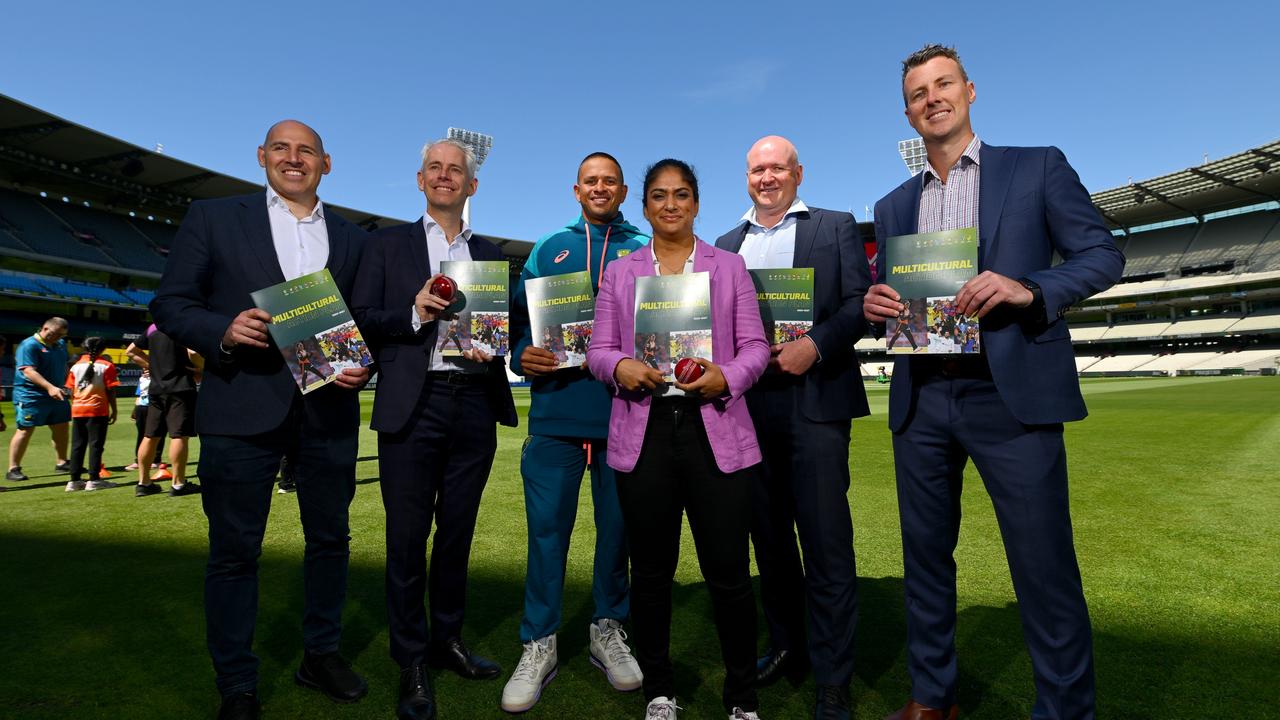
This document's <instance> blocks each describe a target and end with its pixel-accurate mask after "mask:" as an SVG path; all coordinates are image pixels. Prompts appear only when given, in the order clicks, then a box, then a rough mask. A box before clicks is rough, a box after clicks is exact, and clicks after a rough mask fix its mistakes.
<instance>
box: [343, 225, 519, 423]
mask: <svg viewBox="0 0 1280 720" xmlns="http://www.w3.org/2000/svg"><path fill="white" fill-rule="evenodd" d="M467 248H468V250H469V251H470V253H471V259H472V260H502V259H504V258H503V256H502V251H501V250H500V249H498V246H497V245H494V244H493V243H492V242H489V241H488V240H486V239H485V238H483V237H481V236H479V235H475V234H473V235H472V236H471V239H470V240H468V241H467ZM430 277H431V262H430V258H429V257H428V254H427V233H426V230H425V229H423V227H422V219H421V218H419V219H418V221H417V222H411V223H406V224H404V225H395V226H393V227H388V228H384V229H382V230H379V231H377V232H375V233H373V234H372V235H370V236H369V246H368V248H367V250H366V251H365V254H364V259H363V261H362V262H361V263H360V271H359V273H358V276H357V278H356V283H355V291H354V293H353V295H352V301H351V312H352V314H353V315H355V318H356V324H357V325H359V326H360V332H361V334H363V335H364V339H365V342H367V343H369V347H370V349H372V350H373V357H374V360H375V361H376V362H377V368H378V390H377V394H376V395H375V396H374V403H373V418H372V421H371V422H370V425H369V426H370V427H372V428H373V429H374V430H377V431H378V432H389V433H394V432H399V431H400V430H402V429H403V428H404V427H405V425H406V424H407V423H408V422H409V418H410V416H411V415H412V413H413V409H414V407H416V406H417V404H418V399H419V397H420V396H421V395H422V388H423V383H424V382H425V381H426V378H427V373H428V372H429V371H430V370H431V354H432V352H433V351H434V348H435V346H436V342H435V341H436V332H437V329H438V324H437V323H434V322H432V323H427V324H426V325H425V326H423V328H422V331H421V332H416V333H415V332H414V331H413V323H412V318H411V316H410V314H411V313H412V312H413V299H414V296H416V295H417V294H418V291H419V290H421V289H422V286H423V285H425V284H426V282H427V279H428V278H430ZM488 380H489V382H488V383H486V390H487V393H488V396H489V404H490V406H491V407H492V409H493V414H494V417H496V418H497V419H498V422H500V423H502V424H503V425H507V426H510V427H515V426H516V423H517V419H516V406H515V401H514V400H513V398H512V397H511V385H510V383H508V382H507V371H506V369H505V367H504V365H503V358H494V359H493V361H492V362H490V363H489V369H488Z"/></svg>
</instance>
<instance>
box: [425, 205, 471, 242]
mask: <svg viewBox="0 0 1280 720" xmlns="http://www.w3.org/2000/svg"><path fill="white" fill-rule="evenodd" d="M422 229H423V231H424V232H426V233H427V239H428V240H430V239H432V238H433V237H435V238H438V239H441V240H444V242H445V244H446V245H449V246H452V245H453V243H454V242H455V241H457V240H458V238H462V240H463V241H464V242H471V225H469V224H468V223H467V221H466V220H465V219H464V220H463V221H462V232H460V233H458V234H457V236H455V237H453V238H448V237H445V234H444V228H443V227H441V226H440V223H438V222H436V219H435V218H433V217H431V214H430V213H422Z"/></svg>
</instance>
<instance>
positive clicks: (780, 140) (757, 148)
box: [747, 135, 800, 172]
mask: <svg viewBox="0 0 1280 720" xmlns="http://www.w3.org/2000/svg"><path fill="white" fill-rule="evenodd" d="M765 152H768V153H769V155H770V156H776V155H778V154H781V156H783V157H785V158H786V159H787V162H788V163H790V164H791V165H793V166H794V165H799V164H800V153H798V152H796V146H795V145H792V144H791V141H790V140H788V139H786V138H784V137H782V136H781V135H766V136H764V137H762V138H760V139H759V140H757V141H756V144H755V145H752V146H751V149H750V150H748V151H747V171H748V172H750V171H751V162H752V156H753V155H759V154H761V153H765Z"/></svg>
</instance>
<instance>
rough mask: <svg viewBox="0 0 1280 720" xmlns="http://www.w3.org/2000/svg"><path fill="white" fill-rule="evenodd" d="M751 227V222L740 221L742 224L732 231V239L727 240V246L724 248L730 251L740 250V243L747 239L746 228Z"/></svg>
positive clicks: (737, 251) (736, 251)
mask: <svg viewBox="0 0 1280 720" xmlns="http://www.w3.org/2000/svg"><path fill="white" fill-rule="evenodd" d="M749 227H751V223H749V222H747V221H745V220H744V221H742V225H740V226H739V227H738V229H737V230H736V231H735V232H734V233H733V239H732V240H730V241H729V247H727V248H725V249H726V250H728V251H729V252H732V253H741V252H742V243H743V242H744V241H745V240H746V239H747V228H749Z"/></svg>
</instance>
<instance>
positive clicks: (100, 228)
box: [41, 200, 164, 273]
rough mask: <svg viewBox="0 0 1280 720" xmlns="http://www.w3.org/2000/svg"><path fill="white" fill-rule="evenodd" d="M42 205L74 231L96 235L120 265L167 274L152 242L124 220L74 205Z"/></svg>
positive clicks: (60, 203) (119, 216) (53, 203)
mask: <svg viewBox="0 0 1280 720" xmlns="http://www.w3.org/2000/svg"><path fill="white" fill-rule="evenodd" d="M41 202H42V204H44V205H45V206H46V207H48V208H49V210H50V211H52V212H53V213H55V214H56V215H58V216H59V217H61V218H62V219H63V221H64V222H66V224H67V225H69V226H70V227H73V228H75V229H76V230H77V231H81V232H90V233H92V234H93V235H94V236H95V237H96V238H97V239H98V241H99V242H101V243H102V249H103V251H104V252H105V253H107V254H108V255H110V256H111V257H112V258H113V259H115V260H116V262H117V263H118V264H119V265H121V266H123V267H128V268H134V269H137V270H148V271H150V272H155V273H158V272H162V271H163V270H164V259H163V258H161V257H160V255H159V254H157V253H156V251H155V250H153V249H152V244H153V243H152V241H151V240H150V239H149V238H147V237H146V236H145V235H143V234H142V232H141V231H139V230H138V229H137V228H135V227H134V226H133V225H131V224H130V223H129V222H128V220H127V219H126V218H125V217H124V216H122V215H115V214H113V213H108V212H103V211H100V210H93V209H90V208H87V207H82V206H79V205H73V204H70V203H63V202H50V201H49V200H41Z"/></svg>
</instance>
